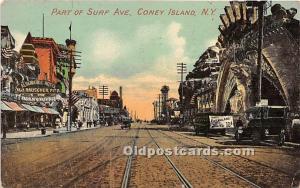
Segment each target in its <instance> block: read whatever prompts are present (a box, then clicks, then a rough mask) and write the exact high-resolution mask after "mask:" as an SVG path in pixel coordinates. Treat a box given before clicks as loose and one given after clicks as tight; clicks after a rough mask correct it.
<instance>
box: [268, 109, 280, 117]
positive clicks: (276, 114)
mask: <svg viewBox="0 0 300 188" xmlns="http://www.w3.org/2000/svg"><path fill="white" fill-rule="evenodd" d="M283 116H284V109H283V108H269V114H268V117H283Z"/></svg>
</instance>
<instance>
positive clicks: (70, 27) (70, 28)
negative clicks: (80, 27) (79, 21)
mask: <svg viewBox="0 0 300 188" xmlns="http://www.w3.org/2000/svg"><path fill="white" fill-rule="evenodd" d="M69 30H70V32H71V31H72V22H71V23H70V26H69Z"/></svg>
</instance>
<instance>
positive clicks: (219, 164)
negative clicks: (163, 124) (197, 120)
mask: <svg viewBox="0 0 300 188" xmlns="http://www.w3.org/2000/svg"><path fill="white" fill-rule="evenodd" d="M159 132H160V133H161V134H163V135H164V136H167V137H168V138H170V139H172V140H174V141H175V142H176V143H178V144H180V145H182V146H185V144H184V143H183V142H182V141H180V140H178V139H176V138H174V137H172V136H170V135H168V134H165V133H163V131H159ZM173 133H175V134H177V135H179V136H181V137H183V138H187V139H190V140H192V141H194V142H197V143H200V144H201V145H200V146H202V147H203V146H205V147H214V146H212V145H209V144H206V143H203V142H201V141H198V140H195V139H193V138H190V137H187V136H185V135H182V134H179V133H176V132H173ZM201 157H202V158H203V159H205V160H207V161H209V162H210V163H211V164H213V165H215V166H217V167H219V168H222V169H223V170H225V171H227V172H229V173H231V174H233V175H234V176H236V177H238V178H239V179H241V180H243V181H245V182H247V183H249V184H250V185H252V186H253V187H264V186H265V185H258V183H256V182H255V180H254V179H253V178H252V176H251V178H247V177H246V176H245V175H241V173H240V172H238V171H237V170H234V169H233V168H232V167H228V166H227V165H226V166H225V165H224V164H222V163H221V162H219V161H215V160H213V159H210V158H208V157H205V156H201ZM236 157H240V158H241V159H244V160H247V161H248V162H252V163H254V164H256V165H260V166H261V167H265V168H268V169H269V170H271V171H275V173H282V174H284V175H285V176H286V177H292V174H291V173H287V172H285V171H282V170H280V169H277V168H274V167H271V166H268V165H265V164H262V163H260V162H258V161H254V160H251V159H249V158H247V157H243V156H236Z"/></svg>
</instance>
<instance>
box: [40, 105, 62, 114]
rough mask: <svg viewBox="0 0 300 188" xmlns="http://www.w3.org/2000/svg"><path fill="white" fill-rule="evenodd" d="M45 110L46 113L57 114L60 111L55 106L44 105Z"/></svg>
mask: <svg viewBox="0 0 300 188" xmlns="http://www.w3.org/2000/svg"><path fill="white" fill-rule="evenodd" d="M43 110H44V112H45V113H46V114H56V115H58V114H59V113H58V112H57V111H56V110H54V109H53V108H46V107H43Z"/></svg>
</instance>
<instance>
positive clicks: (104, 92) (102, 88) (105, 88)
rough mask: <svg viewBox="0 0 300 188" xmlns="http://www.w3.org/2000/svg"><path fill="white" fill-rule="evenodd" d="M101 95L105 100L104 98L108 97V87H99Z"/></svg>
mask: <svg viewBox="0 0 300 188" xmlns="http://www.w3.org/2000/svg"><path fill="white" fill-rule="evenodd" d="M99 95H102V99H104V96H106V95H108V86H107V85H102V86H100V87H99Z"/></svg>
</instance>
